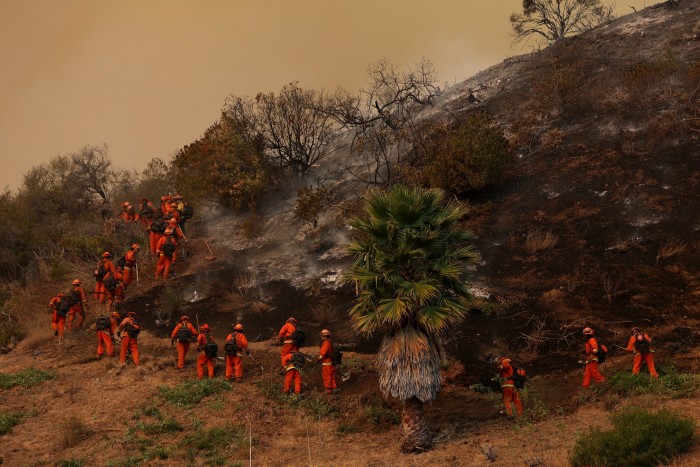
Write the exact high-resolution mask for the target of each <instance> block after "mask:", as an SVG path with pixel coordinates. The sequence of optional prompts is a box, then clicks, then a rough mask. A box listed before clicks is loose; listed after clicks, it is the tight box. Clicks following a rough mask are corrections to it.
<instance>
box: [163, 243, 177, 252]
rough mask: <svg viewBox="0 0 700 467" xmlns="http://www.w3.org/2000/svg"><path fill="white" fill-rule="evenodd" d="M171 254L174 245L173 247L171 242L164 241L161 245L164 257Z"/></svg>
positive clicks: (173, 250)
mask: <svg viewBox="0 0 700 467" xmlns="http://www.w3.org/2000/svg"><path fill="white" fill-rule="evenodd" d="M173 253H175V245H173V242H172V241H166V242H165V243H164V244H163V254H164V255H165V256H173Z"/></svg>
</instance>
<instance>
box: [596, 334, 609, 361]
mask: <svg viewBox="0 0 700 467" xmlns="http://www.w3.org/2000/svg"><path fill="white" fill-rule="evenodd" d="M595 341H596V343H597V344H598V354H597V357H598V364H601V363H605V357H606V356H607V355H608V348H607V347H605V346H604V345H603V344H601V343H600V342H599V341H598V339H596V340H595Z"/></svg>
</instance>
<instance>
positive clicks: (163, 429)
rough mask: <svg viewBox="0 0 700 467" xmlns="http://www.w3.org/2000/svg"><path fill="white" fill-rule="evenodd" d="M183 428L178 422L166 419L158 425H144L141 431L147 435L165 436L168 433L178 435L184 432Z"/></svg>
mask: <svg viewBox="0 0 700 467" xmlns="http://www.w3.org/2000/svg"><path fill="white" fill-rule="evenodd" d="M182 430H183V427H182V425H181V424H180V422H178V421H177V420H173V419H166V420H161V421H159V422H158V423H144V424H143V426H142V427H141V431H143V434H145V435H149V436H150V435H164V434H167V433H177V432H178V431H182Z"/></svg>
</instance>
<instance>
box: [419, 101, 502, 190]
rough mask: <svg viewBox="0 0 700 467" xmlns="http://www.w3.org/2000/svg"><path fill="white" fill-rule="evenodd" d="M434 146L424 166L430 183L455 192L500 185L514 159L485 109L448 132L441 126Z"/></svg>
mask: <svg viewBox="0 0 700 467" xmlns="http://www.w3.org/2000/svg"><path fill="white" fill-rule="evenodd" d="M433 149H434V151H435V158H434V160H433V162H432V163H431V164H430V166H429V167H428V168H427V169H426V170H427V178H428V179H429V180H430V184H431V185H433V186H437V187H439V188H442V189H444V190H447V191H449V192H452V193H456V194H464V193H468V192H470V191H480V190H485V189H489V188H493V187H496V186H499V185H500V184H501V183H503V181H504V177H505V173H506V171H507V169H508V168H509V167H510V166H511V164H512V163H513V161H514V157H513V152H512V151H511V149H510V146H509V144H508V141H507V140H506V139H505V137H504V136H503V133H502V132H501V130H500V129H499V128H498V127H496V125H495V124H494V122H493V120H492V119H491V118H490V117H489V116H488V115H487V114H485V113H479V114H476V115H472V116H471V117H469V119H467V121H466V122H465V123H464V124H463V125H462V126H460V127H459V128H457V129H456V130H455V131H453V132H451V133H450V132H447V133H445V132H444V130H443V135H439V136H438V140H437V142H436V144H435V146H434V148H433Z"/></svg>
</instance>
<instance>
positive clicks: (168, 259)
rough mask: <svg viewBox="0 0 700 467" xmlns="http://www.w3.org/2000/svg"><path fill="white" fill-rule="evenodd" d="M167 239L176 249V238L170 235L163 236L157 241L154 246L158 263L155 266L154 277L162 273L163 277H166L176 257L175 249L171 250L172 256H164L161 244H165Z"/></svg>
mask: <svg viewBox="0 0 700 467" xmlns="http://www.w3.org/2000/svg"><path fill="white" fill-rule="evenodd" d="M168 241H169V242H170V243H172V244H173V246H174V247H175V249H176V250H177V240H175V239H174V238H173V237H172V236H171V237H168V236H167V235H166V236H163V237H162V238H161V239H160V240H159V241H158V246H156V255H157V256H158V265H157V266H156V278H158V277H160V276H161V275H162V276H163V278H164V279H167V278H168V276H169V275H170V266H171V265H172V264H173V263H174V262H175V259H176V257H177V252H176V251H173V255H172V256H166V255H165V254H164V253H163V246H164V245H165V242H168Z"/></svg>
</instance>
